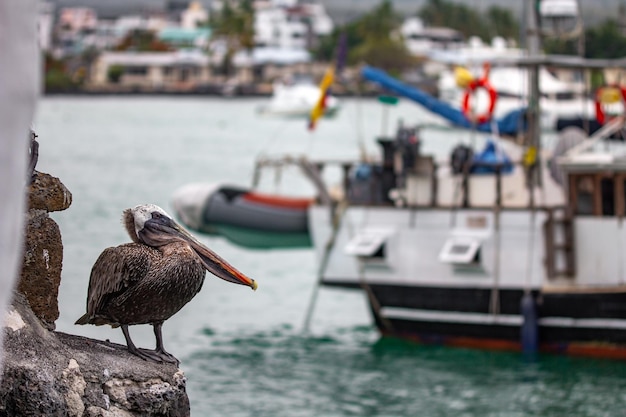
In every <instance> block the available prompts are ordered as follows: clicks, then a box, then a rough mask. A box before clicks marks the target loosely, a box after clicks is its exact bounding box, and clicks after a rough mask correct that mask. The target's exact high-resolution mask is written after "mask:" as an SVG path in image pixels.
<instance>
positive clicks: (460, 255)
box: [439, 237, 481, 264]
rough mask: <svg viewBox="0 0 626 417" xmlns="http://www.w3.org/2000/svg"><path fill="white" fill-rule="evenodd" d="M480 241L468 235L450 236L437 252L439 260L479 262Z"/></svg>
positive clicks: (458, 262) (461, 262)
mask: <svg viewBox="0 0 626 417" xmlns="http://www.w3.org/2000/svg"><path fill="white" fill-rule="evenodd" d="M480 258H481V256H480V241H479V240H478V239H476V238H470V237H452V238H450V239H448V240H447V241H446V243H445V244H444V245H443V248H442V249H441V252H440V253H439V260H440V261H441V262H446V263H453V264H479V263H480Z"/></svg>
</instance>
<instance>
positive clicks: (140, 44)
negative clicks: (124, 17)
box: [114, 29, 171, 52]
mask: <svg viewBox="0 0 626 417" xmlns="http://www.w3.org/2000/svg"><path fill="white" fill-rule="evenodd" d="M114 49H115V50H116V51H141V52H146V51H153V52H165V51H170V50H171V48H170V46H169V45H168V44H166V43H165V42H161V41H160V40H159V39H158V38H157V37H156V35H155V33H154V32H153V31H150V30H142V29H135V30H132V31H130V32H128V33H127V34H126V36H124V39H122V40H121V41H120V43H119V44H117V45H116V46H115V48H114Z"/></svg>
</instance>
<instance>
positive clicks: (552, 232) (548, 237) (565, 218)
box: [543, 209, 576, 279]
mask: <svg viewBox="0 0 626 417" xmlns="http://www.w3.org/2000/svg"><path fill="white" fill-rule="evenodd" d="M547 213H548V218H547V219H546V221H545V223H544V225H543V236H544V242H545V249H546V250H545V259H544V263H545V267H546V273H547V276H548V278H549V279H554V278H557V277H566V278H573V277H574V276H575V275H576V257H575V251H574V222H573V219H572V216H571V215H570V214H569V213H568V212H567V211H566V209H549V210H548V212H547Z"/></svg>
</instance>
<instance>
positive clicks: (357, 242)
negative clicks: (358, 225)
mask: <svg viewBox="0 0 626 417" xmlns="http://www.w3.org/2000/svg"><path fill="white" fill-rule="evenodd" d="M391 233H392V232H391V231H389V230H386V229H381V230H378V229H367V230H362V231H360V232H359V233H357V234H356V235H355V236H354V237H353V238H352V239H350V241H349V242H348V244H347V245H346V247H345V249H344V250H345V252H346V253H347V254H348V255H356V256H360V257H366V258H378V259H384V258H385V252H386V251H385V246H386V242H387V239H388V238H389V236H390V235H391Z"/></svg>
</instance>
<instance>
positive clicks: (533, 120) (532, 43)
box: [524, 0, 541, 202]
mask: <svg viewBox="0 0 626 417" xmlns="http://www.w3.org/2000/svg"><path fill="white" fill-rule="evenodd" d="M538 6H539V1H534V0H528V1H526V2H525V5H524V12H525V15H526V16H525V28H526V34H525V35H526V36H525V40H526V51H527V54H528V56H529V57H531V58H536V57H537V56H538V55H539V53H540V43H541V40H540V32H539V25H538V24H537V7H538ZM528 85H529V87H530V91H529V95H528V110H527V123H528V130H527V132H528V137H527V139H526V141H527V145H528V147H531V148H534V149H536V155H537V157H539V156H540V154H541V153H540V151H541V138H540V134H541V129H540V123H539V114H540V107H539V98H540V92H539V65H538V64H536V63H533V64H532V65H531V66H529V68H528ZM535 186H541V164H540V163H537V164H535V166H534V167H533V169H532V171H531V173H530V176H529V188H530V191H531V193H530V195H531V199H533V200H532V201H533V202H534V192H533V189H534V187H535Z"/></svg>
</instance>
